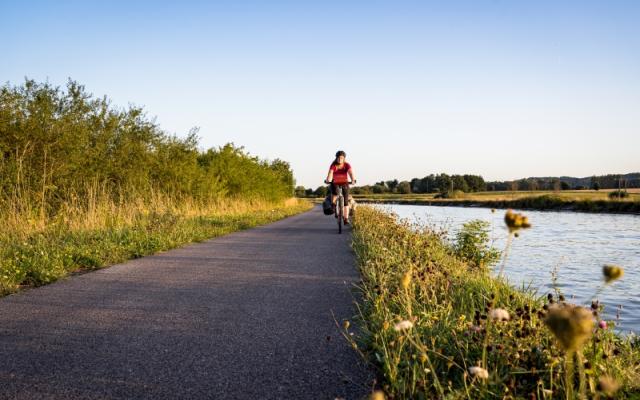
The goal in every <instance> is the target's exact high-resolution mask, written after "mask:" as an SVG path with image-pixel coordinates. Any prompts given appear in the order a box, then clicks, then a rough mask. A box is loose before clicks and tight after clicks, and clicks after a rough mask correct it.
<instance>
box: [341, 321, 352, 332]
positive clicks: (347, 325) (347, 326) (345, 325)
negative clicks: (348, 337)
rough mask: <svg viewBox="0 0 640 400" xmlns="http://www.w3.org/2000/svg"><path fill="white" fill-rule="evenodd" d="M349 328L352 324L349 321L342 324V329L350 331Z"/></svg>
mask: <svg viewBox="0 0 640 400" xmlns="http://www.w3.org/2000/svg"><path fill="white" fill-rule="evenodd" d="M349 326H351V323H350V322H349V321H347V320H345V321H344V322H343V323H342V327H343V328H344V329H345V330H347V329H349Z"/></svg>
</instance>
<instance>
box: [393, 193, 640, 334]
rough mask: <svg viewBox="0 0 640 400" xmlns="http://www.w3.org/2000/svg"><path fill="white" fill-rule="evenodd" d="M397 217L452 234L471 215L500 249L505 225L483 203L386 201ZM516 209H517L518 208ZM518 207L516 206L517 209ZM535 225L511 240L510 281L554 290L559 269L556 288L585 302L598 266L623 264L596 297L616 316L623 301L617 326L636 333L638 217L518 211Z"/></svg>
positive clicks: (639, 316) (597, 280) (639, 314)
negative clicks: (488, 228)
mask: <svg viewBox="0 0 640 400" xmlns="http://www.w3.org/2000/svg"><path fill="white" fill-rule="evenodd" d="M384 207H385V208H390V209H391V210H393V211H394V212H395V213H396V214H398V215H399V216H400V217H401V218H409V219H410V220H412V221H419V222H421V223H426V224H429V225H430V226H433V227H435V228H437V229H442V228H444V229H446V230H447V232H449V235H450V237H452V236H453V235H454V234H455V232H456V231H457V230H458V229H459V228H460V226H461V225H462V224H463V223H464V222H466V221H469V220H472V219H482V220H485V221H488V222H489V223H490V224H491V236H492V239H493V240H494V246H495V247H496V248H498V249H500V250H502V249H504V246H505V242H506V237H507V233H508V232H507V228H506V226H505V225H504V221H503V218H504V211H505V210H496V212H495V213H492V212H491V210H490V209H487V208H465V207H437V206H407V205H390V206H384ZM516 211H518V210H516ZM518 212H520V211H518ZM522 212H524V213H525V214H526V215H527V216H529V220H530V221H531V223H532V224H533V227H532V228H531V229H527V230H524V231H521V232H520V237H519V238H517V239H515V240H514V241H513V247H512V248H511V251H510V254H509V260H508V262H507V266H506V269H505V275H506V276H507V277H508V279H509V281H510V282H512V283H513V284H514V285H516V286H518V287H520V286H521V285H525V286H529V285H531V287H532V288H534V289H536V290H537V291H538V293H540V294H544V293H547V292H549V291H551V290H552V280H551V277H552V272H553V271H554V269H557V283H558V287H560V288H561V289H562V291H563V292H564V294H565V296H566V297H567V299H571V298H572V297H574V298H573V300H571V301H573V302H577V303H583V304H588V303H590V301H591V296H593V294H594V293H595V292H596V290H597V288H598V286H599V285H600V284H601V283H602V266H603V265H604V264H617V265H620V266H622V267H624V269H625V276H624V278H623V279H622V280H620V281H616V282H614V283H613V284H612V285H610V286H609V287H607V288H606V289H605V290H604V291H603V292H602V293H601V294H600V295H599V299H600V301H601V302H603V303H604V304H605V305H606V308H605V313H604V316H605V318H607V319H615V317H616V311H617V306H618V305H622V306H623V308H622V310H621V312H620V321H619V326H618V329H619V330H620V331H622V332H629V331H633V332H635V333H640V216H638V215H616V214H588V213H575V212H552V211H522Z"/></svg>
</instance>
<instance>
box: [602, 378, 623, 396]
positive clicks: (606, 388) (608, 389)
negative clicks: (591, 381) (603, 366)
mask: <svg viewBox="0 0 640 400" xmlns="http://www.w3.org/2000/svg"><path fill="white" fill-rule="evenodd" d="M619 388H620V384H619V383H618V382H617V381H616V380H615V379H613V378H612V377H610V376H606V375H605V376H602V377H600V379H598V390H599V391H601V392H604V393H605V394H606V395H607V396H613V394H614V393H615V392H617V391H618V389H619Z"/></svg>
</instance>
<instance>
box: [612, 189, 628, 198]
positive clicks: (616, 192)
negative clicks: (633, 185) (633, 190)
mask: <svg viewBox="0 0 640 400" xmlns="http://www.w3.org/2000/svg"><path fill="white" fill-rule="evenodd" d="M608 196H609V198H610V199H612V200H615V199H626V198H627V197H629V192H627V191H626V190H614V191H612V192H609V195H608Z"/></svg>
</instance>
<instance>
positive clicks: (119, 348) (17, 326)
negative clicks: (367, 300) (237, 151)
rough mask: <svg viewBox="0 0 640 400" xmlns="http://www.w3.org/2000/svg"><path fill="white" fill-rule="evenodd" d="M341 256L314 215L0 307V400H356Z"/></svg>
mask: <svg viewBox="0 0 640 400" xmlns="http://www.w3.org/2000/svg"><path fill="white" fill-rule="evenodd" d="M349 243H350V240H349V229H347V232H346V233H344V234H342V235H338V234H337V226H336V223H335V220H334V218H333V217H327V216H324V215H322V212H321V211H320V210H319V209H318V208H315V209H314V210H312V211H310V212H308V213H305V214H301V215H297V216H294V217H290V218H288V219H285V220H282V221H278V222H275V223H272V224H270V225H266V226H262V227H258V228H254V229H251V230H247V231H243V232H237V233H233V234H230V235H227V236H223V237H219V238H215V239H212V240H209V241H207V242H202V243H197V244H192V245H188V246H186V247H183V248H180V249H176V250H171V251H167V252H163V253H159V254H156V255H153V256H149V257H144V258H140V259H137V260H132V261H129V262H126V263H123V264H118V265H114V266H111V267H109V268H105V269H101V270H99V271H95V272H91V273H87V274H84V275H78V276H74V277H70V278H67V279H63V280H61V281H58V282H56V283H53V284H50V285H47V286H43V287H40V288H36V289H30V290H25V291H23V292H20V293H17V294H13V295H10V296H6V297H4V298H0V398H1V399H71V398H73V399H109V398H111V399H331V400H333V399H335V398H345V399H360V398H362V397H363V396H365V395H366V394H367V392H368V388H369V385H370V382H371V380H372V373H371V372H370V371H369V370H368V369H367V368H366V366H364V365H363V363H362V362H361V360H360V359H359V356H358V355H357V354H356V353H355V351H353V349H351V347H350V346H349V345H348V344H347V342H346V340H345V339H344V338H343V337H342V336H340V334H339V330H338V328H337V327H336V324H335V321H334V315H335V318H336V319H337V320H338V321H341V320H342V319H343V318H349V317H351V316H353V314H354V313H355V308H354V305H353V302H354V297H353V296H354V293H353V283H354V282H356V281H357V279H358V273H357V271H356V268H355V264H354V257H353V254H352V251H351V249H350V247H349Z"/></svg>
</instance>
